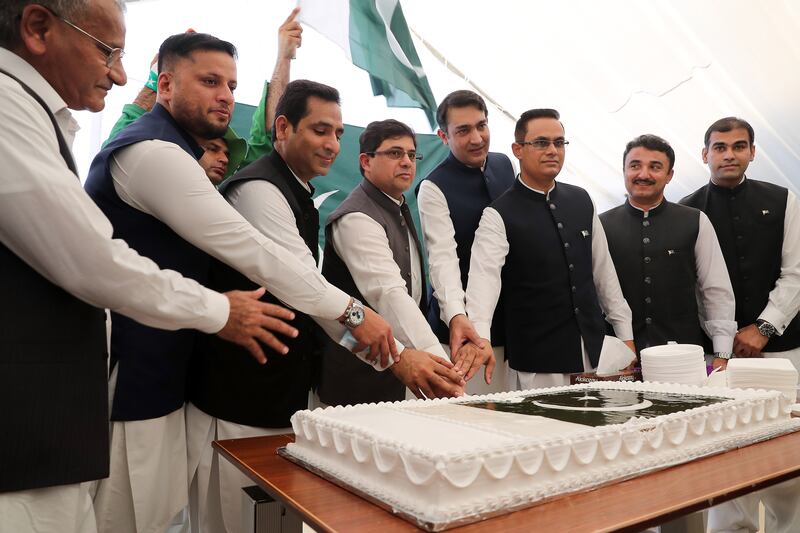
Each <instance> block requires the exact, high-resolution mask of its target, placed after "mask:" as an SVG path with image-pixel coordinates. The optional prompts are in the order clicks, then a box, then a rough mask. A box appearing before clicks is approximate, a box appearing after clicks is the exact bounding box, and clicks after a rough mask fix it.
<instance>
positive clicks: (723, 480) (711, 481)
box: [214, 432, 800, 533]
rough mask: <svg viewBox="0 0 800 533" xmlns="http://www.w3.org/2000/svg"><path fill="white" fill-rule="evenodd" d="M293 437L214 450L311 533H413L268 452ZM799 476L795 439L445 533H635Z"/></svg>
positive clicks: (799, 437) (799, 446) (799, 442)
mask: <svg viewBox="0 0 800 533" xmlns="http://www.w3.org/2000/svg"><path fill="white" fill-rule="evenodd" d="M292 440H294V436H293V435H280V436H273V437H254V438H249V439H236V440H223V441H218V442H215V443H214V447H215V448H216V449H217V450H218V451H219V452H220V453H221V454H222V455H223V456H224V457H226V458H227V459H228V460H230V461H231V462H232V463H233V464H235V465H236V466H237V467H238V468H239V469H240V470H241V471H242V472H244V473H245V474H246V475H247V476H249V477H250V479H252V480H253V481H254V482H255V483H256V484H258V485H259V486H260V487H261V488H262V489H264V490H265V491H266V492H267V493H268V494H269V495H270V496H271V497H273V498H274V499H276V500H278V501H280V502H283V503H284V504H285V505H287V507H290V508H291V509H293V510H294V511H295V512H297V513H298V514H299V515H300V516H301V518H302V519H303V521H304V522H306V523H307V524H308V525H310V526H311V527H313V528H314V529H316V530H318V531H341V532H347V533H350V532H351V531H380V532H381V533H390V532H395V531H414V530H416V528H415V527H414V526H412V525H411V524H410V523H408V522H406V521H405V520H403V519H401V518H398V517H396V516H394V515H392V514H391V513H389V512H387V511H385V510H383V509H381V508H380V507H378V506H376V505H373V504H371V503H369V502H367V501H366V500H363V499H362V498H360V497H358V496H356V495H354V494H351V493H350V492H348V491H347V490H345V489H342V488H340V487H338V486H336V485H334V484H333V483H331V482H329V481H326V480H324V479H322V478H321V477H319V476H317V475H315V474H312V473H311V472H309V471H307V470H305V469H304V468H302V467H300V466H297V465H295V464H294V463H292V462H290V461H288V460H286V459H284V458H282V457H279V456H278V455H277V454H276V453H275V450H276V449H277V448H279V447H281V446H284V445H286V443H288V442H291V441H292ZM799 475H800V432H797V433H791V434H788V435H783V436H780V437H776V438H774V439H772V440H768V441H765V442H761V443H758V444H753V445H751V446H746V447H744V448H740V449H737V450H733V451H730V452H726V453H722V454H719V455H714V456H711V457H705V458H703V459H698V460H696V461H692V462H690V463H686V464H682V465H678V466H674V467H671V468H667V469H665V470H660V471H657V472H652V473H649V474H645V475H643V476H640V477H637V478H634V479H630V480H627V481H622V482H619V483H614V484H611V485H607V486H604V487H600V488H598V489H595V490H590V491H586V492H582V493H577V494H571V495H566V496H563V497H560V498H556V499H554V500H551V501H548V502H544V503H542V504H539V505H535V506H533V507H530V508H527V509H523V510H521V511H517V512H514V513H509V514H506V515H503V516H499V517H496V518H492V519H490V520H486V521H484V522H478V523H474V524H471V525H468V526H463V527H460V528H456V529H452V530H449V531H454V532H455V531H458V532H467V531H478V530H480V531H520V532H522V531H526V532H527V531H616V530H622V531H641V530H642V529H643V528H646V527H649V526H652V525H656V524H660V523H663V522H665V521H668V520H672V519H674V518H676V517H678V516H681V515H684V514H687V513H690V512H693V511H697V510H700V509H705V508H707V507H710V506H712V505H716V504H718V503H720V502H723V501H726V500H730V499H732V498H735V497H737V496H741V495H742V494H746V493H748V492H751V491H754V490H757V489H760V488H764V487H767V486H770V485H774V484H776V483H779V482H781V481H785V480H787V479H790V478H793V477H796V476H799Z"/></svg>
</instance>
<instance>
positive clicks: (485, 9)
mask: <svg viewBox="0 0 800 533" xmlns="http://www.w3.org/2000/svg"><path fill="white" fill-rule="evenodd" d="M294 3H295V2H294V1H292V0H274V1H271V2H251V1H247V0H228V1H227V2H225V9H221V8H220V4H219V3H218V2H216V1H215V0H196V1H193V2H192V3H191V8H189V7H187V6H188V3H187V2H175V1H168V0H140V1H137V2H129V3H128V9H127V14H126V21H127V26H128V32H127V41H126V47H125V48H126V56H125V66H126V68H127V69H128V74H129V83H128V85H127V86H126V87H122V88H115V89H114V90H113V91H111V92H110V93H109V97H108V100H107V107H106V110H105V111H104V112H103V114H102V115H99V116H93V115H89V114H88V113H79V116H78V119H79V121H80V123H81V125H82V127H83V131H81V132H80V134H79V135H78V139H77V141H76V149H75V151H76V159H77V161H78V164H79V168H80V169H81V170H82V171H83V172H85V171H86V169H88V166H89V162H90V161H91V157H92V156H93V154H94V153H95V152H96V150H97V147H98V146H99V141H101V140H102V139H104V138H105V137H106V136H107V130H108V129H109V128H110V126H111V124H113V121H114V120H115V119H116V117H118V116H119V111H120V109H121V107H122V105H123V104H124V103H127V102H130V101H132V100H133V98H134V96H135V94H136V93H137V92H138V90H139V88H140V87H141V86H142V85H143V84H144V81H145V80H146V78H147V72H148V67H149V64H150V60H151V58H152V54H153V52H154V51H155V50H157V48H158V45H159V44H160V43H161V41H162V40H163V39H164V38H165V37H167V36H168V35H170V34H173V33H177V32H179V31H183V30H184V29H185V28H187V27H194V28H195V29H197V30H198V31H207V32H210V33H213V34H215V35H218V36H219V37H221V38H224V39H228V40H230V41H231V42H233V43H235V44H236V46H237V47H238V49H239V62H238V69H239V89H237V93H236V97H237V102H243V103H255V102H257V101H258V98H259V96H260V90H261V87H262V84H263V81H264V80H265V79H269V77H270V74H271V72H272V65H273V64H274V57H275V54H276V51H277V39H276V33H275V32H276V30H277V27H278V26H279V25H280V23H281V22H282V21H283V20H284V19H285V18H286V16H287V15H288V13H289V12H290V11H291V9H292V7H293V6H294ZM402 6H403V12H404V14H405V18H406V20H407V22H408V25H409V27H410V29H411V30H412V32H414V33H415V34H417V35H419V36H420V37H421V38H422V39H424V40H425V42H427V43H429V44H430V45H431V46H432V47H434V48H435V49H436V50H438V51H439V52H441V54H442V55H443V56H444V57H445V58H447V60H448V61H449V62H450V63H451V64H452V65H453V66H455V67H457V68H458V69H459V70H460V71H462V72H463V73H464V74H465V75H466V76H467V77H468V78H469V79H470V80H472V81H474V83H475V84H476V85H478V86H479V87H481V88H482V89H483V90H485V91H486V92H487V93H488V94H489V95H491V96H492V98H494V99H495V100H496V101H497V102H498V103H499V104H500V105H501V106H502V107H503V108H505V109H507V110H508V111H510V112H511V114H512V115H514V116H518V115H519V114H520V113H522V112H523V111H525V110H526V109H529V108H532V107H554V108H556V109H558V110H559V111H560V112H561V114H562V117H563V123H564V125H565V127H566V136H567V138H568V140H569V141H570V145H569V147H568V149H567V155H566V166H565V169H564V171H563V172H562V176H561V177H560V179H562V180H563V181H567V182H570V183H573V184H577V185H580V186H582V187H585V188H586V189H587V190H589V192H590V194H591V195H592V197H593V199H594V201H595V204H596V205H597V208H598V210H599V211H603V210H606V209H608V208H610V207H613V206H614V205H617V204H619V203H621V202H622V201H623V200H624V192H625V190H624V186H623V181H622V152H623V149H624V146H625V143H626V142H628V141H629V140H630V139H632V138H633V137H635V136H637V135H640V134H643V133H654V134H656V135H660V136H662V137H664V138H666V139H667V140H668V141H669V142H670V143H671V144H672V146H673V147H674V148H675V151H676V155H677V161H676V168H675V178H674V179H673V181H672V183H671V184H670V185H669V186H668V187H667V197H668V198H669V199H672V200H675V199H678V198H681V197H683V196H684V195H686V194H688V193H689V192H691V191H693V190H694V189H696V188H698V187H700V186H701V185H702V184H704V183H705V182H706V181H707V179H708V170H707V168H706V166H705V165H704V164H703V163H702V160H701V157H700V152H701V149H702V144H703V134H704V132H705V130H706V128H707V127H708V125H709V124H711V123H712V122H713V121H714V120H716V119H718V118H721V117H724V116H729V115H737V116H741V117H743V118H745V119H747V120H749V121H750V122H751V124H752V125H753V126H754V128H755V131H756V139H755V143H756V147H757V153H756V158H755V162H754V163H753V164H752V165H751V167H750V169H749V171H748V175H750V176H751V177H753V178H756V179H763V180H765V181H771V182H773V183H777V184H779V185H783V186H788V187H789V188H791V189H792V190H794V191H795V192H798V183H800V153H799V152H798V146H800V106H799V105H798V104H797V95H798V94H800V68H798V67H797V66H798V65H800V38H798V35H800V3H798V2H796V1H794V0H764V1H762V2H751V1H745V0H651V1H648V2H637V1H635V0H609V1H606V2H596V1H593V0H568V1H563V2H552V1H543V0H525V1H523V0H509V1H507V2H495V3H487V2H485V1H478V0H458V1H456V0H443V1H440V2H430V1H424V0H403V1H402ZM414 39H415V46H416V50H417V52H418V54H419V57H420V61H421V63H422V66H423V68H424V70H425V73H426V74H427V77H428V81H429V82H430V85H431V88H432V90H433V94H434V97H435V99H436V100H437V102H438V101H441V99H442V98H444V96H445V95H447V94H448V93H449V92H450V91H453V90H456V89H463V88H469V87H470V85H469V83H468V82H467V81H465V80H464V79H462V78H460V77H457V76H455V75H454V74H453V73H452V72H451V70H450V69H448V68H447V67H446V66H445V65H443V64H442V63H441V62H439V61H438V60H437V59H436V58H435V57H434V55H433V54H432V53H431V52H430V51H429V50H428V49H427V48H426V46H425V44H424V43H423V42H422V41H421V40H420V39H418V38H416V37H415V38H414ZM137 76H138V78H137ZM292 78H293V79H298V78H307V79H314V80H317V81H320V82H323V83H327V84H329V85H332V86H334V87H337V88H338V89H339V90H340V92H341V94H342V112H343V118H344V121H345V122H346V123H348V124H356V125H360V126H364V125H366V124H368V123H369V122H370V121H372V120H381V119H384V118H396V119H398V120H402V121H404V122H407V123H408V124H410V125H411V126H412V127H414V129H415V130H416V131H418V132H424V133H428V132H431V129H430V126H429V125H428V121H427V119H426V117H425V114H424V112H422V111H421V110H418V109H398V108H387V107H386V102H385V100H384V98H383V97H375V96H373V95H372V87H371V85H370V82H369V75H368V74H367V73H366V72H364V71H362V70H360V69H358V68H357V67H355V66H354V65H353V64H352V63H351V62H350V60H349V59H348V58H347V57H346V56H345V54H344V53H343V52H342V51H341V49H339V48H338V47H337V46H336V45H335V44H333V43H332V42H330V41H329V40H328V39H326V38H325V37H323V36H321V35H320V34H318V33H317V32H316V31H315V30H314V29H312V28H310V27H306V28H305V31H304V33H303V46H302V47H301V48H300V49H299V50H298V51H297V59H295V60H294V61H293V62H292ZM489 122H490V126H491V131H492V147H491V148H492V150H494V151H500V152H504V153H506V154H508V155H509V156H511V142H512V140H513V128H514V123H513V120H511V119H509V118H507V117H505V116H504V115H503V114H502V113H501V112H500V111H499V110H498V109H496V108H494V107H492V108H490V110H489ZM512 160H513V159H512Z"/></svg>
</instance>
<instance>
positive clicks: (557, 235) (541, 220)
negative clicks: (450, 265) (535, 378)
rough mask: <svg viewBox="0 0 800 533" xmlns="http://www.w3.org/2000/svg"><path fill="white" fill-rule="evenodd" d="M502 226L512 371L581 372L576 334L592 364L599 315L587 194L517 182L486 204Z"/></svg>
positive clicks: (598, 343) (601, 324)
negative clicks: (545, 190)
mask: <svg viewBox="0 0 800 533" xmlns="http://www.w3.org/2000/svg"><path fill="white" fill-rule="evenodd" d="M491 207H493V208H494V209H496V210H497V212H498V213H500V216H501V217H502V219H503V223H504V224H505V229H506V237H507V239H508V244H509V253H508V256H507V257H506V262H505V265H504V266H503V271H502V290H501V294H502V295H503V296H504V297H505V307H504V312H505V318H506V324H505V325H506V347H505V355H506V359H507V360H508V362H509V365H510V366H511V368H513V369H514V370H519V371H523V372H546V373H569V372H582V371H583V358H582V352H581V338H583V342H584V344H585V346H586V352H587V354H588V356H589V360H590V361H591V363H592V365H593V366H597V362H598V360H599V358H600V350H601V348H602V346H603V337H604V334H605V320H604V319H603V314H602V311H601V309H600V304H599V302H598V299H597V292H596V290H595V286H594V277H593V276H592V218H593V213H594V208H593V207H592V201H591V199H590V198H589V195H588V194H587V193H586V191H584V190H583V189H581V188H580V187H576V186H574V185H569V184H566V183H557V184H556V187H555V188H554V189H553V190H552V191H550V193H549V195H547V196H546V195H544V194H540V193H537V192H535V191H532V190H531V189H529V188H527V187H526V186H525V185H523V184H522V183H521V182H520V181H519V180H517V181H515V182H514V186H513V187H512V188H511V189H509V190H508V192H506V193H505V194H503V195H502V196H501V197H500V198H498V199H497V200H496V201H495V202H493V203H492V206H491Z"/></svg>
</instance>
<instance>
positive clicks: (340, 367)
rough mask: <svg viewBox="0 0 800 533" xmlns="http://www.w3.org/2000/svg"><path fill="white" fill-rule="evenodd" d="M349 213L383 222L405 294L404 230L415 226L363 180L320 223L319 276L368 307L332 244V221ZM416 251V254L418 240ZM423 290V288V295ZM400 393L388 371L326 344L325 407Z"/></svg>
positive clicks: (400, 386)
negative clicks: (322, 238)
mask: <svg viewBox="0 0 800 533" xmlns="http://www.w3.org/2000/svg"><path fill="white" fill-rule="evenodd" d="M348 213H364V214H365V215H367V216H369V217H370V218H372V219H373V220H375V221H376V222H378V223H379V224H381V225H382V226H383V228H384V230H385V231H386V237H387V238H388V240H389V247H390V248H391V249H392V256H393V257H394V260H395V262H396V263H397V264H398V266H399V267H400V272H401V275H402V276H403V278H404V279H405V280H406V289H407V291H408V294H409V295H410V294H411V260H410V257H409V245H410V243H409V238H408V230H411V233H412V234H413V235H416V234H417V233H416V229H415V228H414V227H413V225H412V226H411V227H407V226H406V224H408V223H407V222H406V221H405V220H404V218H403V216H402V214H401V212H400V206H398V205H397V204H395V203H394V202H392V200H391V199H389V198H388V197H387V196H386V195H385V194H383V192H381V191H380V189H378V188H377V187H375V185H373V184H372V183H370V182H369V181H367V180H366V179H364V180H362V181H361V183H360V184H359V185H358V186H357V187H356V188H355V189H353V190H352V192H351V193H350V194H349V195H348V196H347V198H345V200H344V201H343V202H342V203H341V204H339V207H337V208H336V209H335V210H334V211H333V212H332V213H331V214H330V215H329V216H328V220H327V221H326V222H325V260H324V261H323V263H322V274H323V275H324V276H325V278H326V279H327V280H328V281H330V282H331V283H333V284H334V285H336V286H337V287H339V288H340V289H342V290H343V291H344V292H346V293H348V294H350V295H352V296H354V297H355V298H358V299H359V300H360V301H361V302H362V303H363V304H364V305H369V301H367V300H366V299H365V298H364V297H363V295H362V294H361V292H360V291H359V290H358V287H357V286H356V283H355V281H354V280H353V276H352V275H351V274H350V272H349V271H348V270H347V265H346V264H345V263H344V261H343V260H342V259H341V258H340V257H339V255H338V254H337V253H336V250H335V249H334V247H333V238H332V234H333V223H334V222H335V221H336V220H338V219H339V218H341V217H343V216H344V215H346V214H348ZM411 224H413V222H411ZM417 252H418V253H419V252H420V247H419V243H417ZM420 260H421V258H420ZM420 264H422V263H420ZM423 284H424V280H423ZM426 292H427V291H426V289H425V287H424V286H423V287H422V293H423V294H425V293H426ZM425 308H426V306H425V298H422V300H421V301H420V310H421V311H422V312H423V313H424V310H425ZM405 391H406V388H405V385H403V383H401V382H400V380H398V379H397V378H396V377H395V376H394V374H393V373H392V372H391V370H385V371H383V372H376V371H375V369H373V368H371V367H370V366H369V365H366V364H364V362H362V361H361V360H359V359H358V358H356V357H354V356H353V354H352V353H350V352H349V351H347V350H346V349H344V348H342V347H341V346H340V345H338V344H335V343H333V342H329V343H327V344H326V346H325V355H324V357H323V359H322V373H321V375H320V384H319V398H320V400H322V401H323V402H325V403H327V404H330V405H351V404H356V403H369V402H380V401H387V402H391V401H398V400H403V399H405Z"/></svg>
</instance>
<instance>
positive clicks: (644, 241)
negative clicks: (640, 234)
mask: <svg viewBox="0 0 800 533" xmlns="http://www.w3.org/2000/svg"><path fill="white" fill-rule="evenodd" d="M642 242H643V243H645V244H650V237H645V238H644V239H642Z"/></svg>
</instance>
